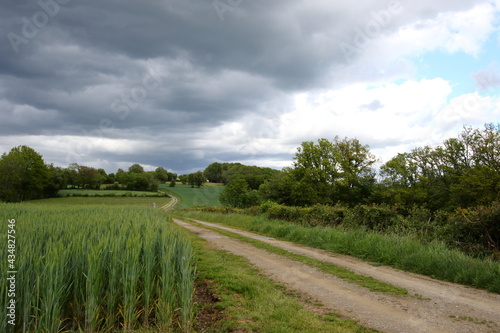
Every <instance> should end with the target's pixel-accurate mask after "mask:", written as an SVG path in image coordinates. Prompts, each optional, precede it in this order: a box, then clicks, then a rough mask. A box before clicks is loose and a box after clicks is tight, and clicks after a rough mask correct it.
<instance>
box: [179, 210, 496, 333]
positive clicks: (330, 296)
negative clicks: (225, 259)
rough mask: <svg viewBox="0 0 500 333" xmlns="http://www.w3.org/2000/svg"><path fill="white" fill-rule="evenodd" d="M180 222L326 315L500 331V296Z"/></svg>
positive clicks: (379, 323) (399, 325) (376, 323)
mask: <svg viewBox="0 0 500 333" xmlns="http://www.w3.org/2000/svg"><path fill="white" fill-rule="evenodd" d="M193 221H194V222H195V223H197V225H193V224H191V223H186V222H183V221H181V220H178V219H174V222H175V223H177V224H178V225H180V226H182V227H184V228H186V229H188V230H190V231H192V232H194V233H196V234H197V235H198V236H200V237H202V238H204V239H206V240H207V241H208V242H210V243H212V244H213V245H214V246H216V247H217V248H220V249H223V250H226V251H229V252H232V253H234V254H236V255H240V256H243V257H245V258H247V259H248V260H249V261H250V262H251V263H252V264H254V265H255V266H256V267H257V268H258V269H260V270H261V271H262V272H263V273H264V274H266V275H267V276H269V277H270V278H271V279H273V280H275V281H277V282H278V283H282V284H284V285H286V286H287V287H288V288H290V289H294V290H297V291H298V292H300V293H302V294H304V295H307V296H309V297H312V298H314V299H317V300H318V301H320V302H321V303H322V304H323V305H324V309H325V312H326V311H334V312H337V313H341V314H342V315H344V316H345V317H347V318H350V319H354V320H357V321H359V322H360V323H361V324H362V325H364V326H366V327H369V328H373V329H376V330H379V331H381V332H398V333H399V332H500V295H497V294H491V293H488V292H485V291H481V290H476V289H472V288H467V287H463V286H461V285H456V284H452V283H447V282H442V281H437V280H433V279H431V278H429V277H425V276H421V275H417V274H412V273H407V272H403V271H399V270H396V269H392V268H389V267H386V266H373V265H370V264H369V263H366V262H363V261H360V260H357V259H355V258H352V257H348V256H342V255H337V254H333V253H329V252H326V251H323V250H317V249H313V248H308V247H305V246H302V245H296V244H293V243H290V242H285V241H279V240H276V239H273V238H269V237H264V236H261V235H257V234H253V233H250V232H246V231H242V230H238V229H233V228H229V227H225V226H221V225H218V224H213V223H208V222H203V221H198V220H193ZM207 227H209V228H212V229H213V228H218V229H220V230H222V231H221V233H224V234H225V235H227V232H231V233H234V234H237V235H240V236H244V237H246V238H251V239H254V240H258V241H260V242H263V243H265V244H268V245H271V246H273V247H275V248H279V249H281V250H286V251H288V252H291V253H294V254H296V255H301V256H304V257H307V258H313V259H315V260H319V261H321V262H326V263H331V264H334V265H337V266H341V267H345V268H347V269H349V270H351V271H353V272H355V273H357V274H360V275H364V276H370V277H372V278H374V279H377V280H379V281H383V282H386V283H389V284H391V285H394V286H397V287H399V288H403V289H406V290H407V291H408V295H394V294H391V293H383V292H373V291H370V290H369V289H368V288H365V287H362V286H359V285H357V284H354V283H349V282H347V281H346V280H344V279H341V278H338V277H336V276H334V275H330V274H326V273H323V272H322V271H320V270H319V269H317V268H315V267H312V266H310V265H307V264H304V263H302V262H299V261H295V260H291V259H289V258H287V257H286V256H284V255H279V254H275V253H271V252H269V251H267V250H265V249H262V248H259V247H256V246H254V245H251V244H250V243H248V242H245V241H242V240H238V239H235V238H233V237H230V235H229V236H225V235H222V234H221V233H219V232H216V231H213V230H209V229H207Z"/></svg>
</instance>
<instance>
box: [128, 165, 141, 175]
mask: <svg viewBox="0 0 500 333" xmlns="http://www.w3.org/2000/svg"><path fill="white" fill-rule="evenodd" d="M128 172H130V173H144V168H143V167H142V165H140V164H137V163H135V164H132V165H131V166H130V167H129V168H128Z"/></svg>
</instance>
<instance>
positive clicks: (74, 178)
mask: <svg viewBox="0 0 500 333" xmlns="http://www.w3.org/2000/svg"><path fill="white" fill-rule="evenodd" d="M176 178H177V175H176V174H174V173H171V172H168V171H167V170H166V169H165V168H163V167H158V168H156V170H155V171H144V168H143V167H142V166H141V165H139V164H133V165H131V166H130V167H129V168H128V171H124V170H123V169H118V170H117V172H116V173H110V174H107V173H106V171H105V170H104V169H97V168H93V167H88V166H84V165H78V164H76V163H72V164H70V165H69V166H68V167H67V168H62V167H56V166H54V165H53V164H46V163H45V162H44V160H43V157H42V156H41V155H40V154H39V153H37V152H36V151H35V150H34V149H33V148H31V147H28V146H18V147H14V148H12V149H11V151H10V152H9V153H4V154H3V155H2V156H1V157H0V201H5V202H20V201H27V200H34V199H43V198H50V197H55V196H57V192H58V191H59V190H61V189H67V188H75V189H101V187H102V186H103V185H104V184H106V185H107V186H106V187H105V188H106V189H109V190H111V189H124V190H131V191H157V190H158V185H159V184H160V183H163V182H167V181H171V180H172V179H173V180H175V179H176Z"/></svg>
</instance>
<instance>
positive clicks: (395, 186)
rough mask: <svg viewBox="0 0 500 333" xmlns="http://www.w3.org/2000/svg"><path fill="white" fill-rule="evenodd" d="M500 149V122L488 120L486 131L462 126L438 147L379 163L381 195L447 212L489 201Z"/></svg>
mask: <svg viewBox="0 0 500 333" xmlns="http://www.w3.org/2000/svg"><path fill="white" fill-rule="evenodd" d="M499 147H500V124H497V125H494V124H487V125H485V128H484V130H479V129H473V128H471V127H464V130H463V132H462V133H461V134H460V135H459V137H458V138H451V139H448V140H446V141H444V142H443V144H442V145H441V146H439V147H435V148H432V147H419V148H415V149H413V150H412V152H411V153H405V154H398V155H397V156H396V157H395V158H393V159H392V160H390V161H389V162H387V163H386V164H385V165H384V166H382V167H381V175H382V176H383V177H384V180H383V181H382V184H384V185H385V188H383V189H382V188H381V189H380V191H379V193H378V195H379V198H383V199H385V200H387V199H389V200H387V201H385V202H387V203H400V204H404V205H413V204H426V205H427V206H428V207H429V208H431V209H433V210H439V209H446V210H449V211H452V210H454V209H455V208H457V207H472V206H476V205H484V204H488V203H491V202H492V201H494V200H497V198H498V195H499V193H500V162H499V161H500V148H499ZM389 193H390V194H389ZM390 197H392V198H395V200H396V201H397V202H395V201H392V202H391V201H390Z"/></svg>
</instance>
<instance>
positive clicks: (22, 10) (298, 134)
mask: <svg viewBox="0 0 500 333" xmlns="http://www.w3.org/2000/svg"><path fill="white" fill-rule="evenodd" d="M499 28H500V0H440V1H436V0H421V1H409V0H390V1H385V0H377V1H375V0H371V1H356V2H354V1H351V2H348V1H331V0H330V1H328V0H308V1H306V0H286V1H285V0H273V1H263V0H215V1H214V0H141V1H136V0H120V1H118V0H105V1H103V0H99V1H98V0H85V1H84V0H38V1H35V0H29V1H27V0H2V1H1V3H0V38H1V39H2V41H1V43H0V153H3V152H8V151H9V150H10V149H11V148H12V147H15V146H18V145H28V146H30V147H32V148H34V149H35V150H36V151H38V152H39V153H41V154H42V155H43V156H44V159H45V161H46V162H48V163H54V164H55V165H58V166H63V167H66V166H68V164H70V163H74V162H75V163H78V164H81V165H87V166H93V167H102V168H104V169H106V171H108V172H115V171H116V170H117V168H124V169H126V168H128V167H129V166H130V165H131V164H133V163H140V164H142V165H143V166H144V167H145V168H146V169H147V170H152V169H154V168H156V167H157V166H163V167H165V168H167V169H168V170H169V171H173V172H177V173H187V172H192V171H196V170H200V169H201V170H202V169H204V168H205V167H206V166H207V165H208V164H210V163H212V162H241V163H245V164H250V165H259V166H269V167H274V168H281V167H284V166H288V165H290V164H291V160H292V157H293V155H294V153H295V151H296V148H297V146H299V145H300V143H301V142H303V141H309V140H316V139H318V138H323V137H324V138H328V139H331V138H333V137H335V136H336V135H339V136H340V137H349V138H358V139H359V140H360V141H361V142H362V143H363V144H368V145H369V146H370V148H371V151H372V152H373V153H374V154H376V155H377V156H378V157H379V158H380V160H381V161H386V160H387V159H389V158H391V157H393V156H394V155H396V154H397V153H398V152H404V151H409V150H411V149H412V148H415V147H419V146H423V145H427V144H431V145H432V144H439V143H440V142H442V140H443V139H446V138H449V137H455V136H456V135H457V134H458V133H459V132H460V130H461V128H462V126H463V125H464V124H468V125H472V126H474V127H482V126H483V125H484V124H485V123H490V122H500V30H499Z"/></svg>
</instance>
